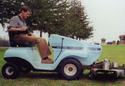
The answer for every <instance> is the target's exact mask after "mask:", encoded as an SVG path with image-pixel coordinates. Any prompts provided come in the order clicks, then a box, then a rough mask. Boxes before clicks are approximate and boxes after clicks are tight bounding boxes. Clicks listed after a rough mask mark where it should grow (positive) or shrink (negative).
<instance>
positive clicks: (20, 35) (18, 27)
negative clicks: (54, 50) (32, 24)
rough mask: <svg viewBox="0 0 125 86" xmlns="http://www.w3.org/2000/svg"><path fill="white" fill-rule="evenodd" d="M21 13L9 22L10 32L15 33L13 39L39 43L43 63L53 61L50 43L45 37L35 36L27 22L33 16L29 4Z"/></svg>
mask: <svg viewBox="0 0 125 86" xmlns="http://www.w3.org/2000/svg"><path fill="white" fill-rule="evenodd" d="M19 12H20V13H19V15H17V16H14V17H12V18H11V19H10V24H9V29H8V31H9V33H12V34H13V40H14V41H17V42H22V43H24V42H29V43H33V44H37V47H38V49H39V52H40V56H41V58H42V60H41V62H42V63H48V64H50V63H52V60H51V59H50V54H51V52H50V50H49V47H48V44H47V42H46V40H45V39H43V38H38V37H35V36H34V35H33V34H32V33H31V32H29V31H28V27H27V24H26V21H25V20H26V19H27V18H28V17H30V16H31V10H30V8H29V7H27V6H23V7H22V8H21V9H20V11H19Z"/></svg>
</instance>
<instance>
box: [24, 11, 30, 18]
mask: <svg viewBox="0 0 125 86" xmlns="http://www.w3.org/2000/svg"><path fill="white" fill-rule="evenodd" d="M30 16H31V12H30V11H26V12H25V11H22V17H23V19H27V18H28V17H30Z"/></svg>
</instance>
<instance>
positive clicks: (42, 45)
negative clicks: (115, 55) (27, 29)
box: [17, 35, 52, 63]
mask: <svg viewBox="0 0 125 86" xmlns="http://www.w3.org/2000/svg"><path fill="white" fill-rule="evenodd" d="M17 39H18V40H19V41H20V40H21V41H22V42H31V43H36V44H37V47H38V49H39V52H40V56H41V58H42V62H43V63H52V61H51V59H49V55H50V54H51V53H50V50H49V47H48V45H47V43H46V41H45V40H44V39H42V38H38V37H35V36H28V35H19V36H18V38H17ZM18 40H17V41H18Z"/></svg>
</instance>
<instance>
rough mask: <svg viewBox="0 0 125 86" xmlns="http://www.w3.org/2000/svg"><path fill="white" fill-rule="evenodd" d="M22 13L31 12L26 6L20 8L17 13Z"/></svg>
mask: <svg viewBox="0 0 125 86" xmlns="http://www.w3.org/2000/svg"><path fill="white" fill-rule="evenodd" d="M22 11H24V12H27V11H30V12H31V9H30V8H29V7H28V6H22V7H21V8H20V10H19V12H20V13H21V12H22Z"/></svg>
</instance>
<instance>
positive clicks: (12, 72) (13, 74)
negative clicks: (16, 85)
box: [2, 63, 20, 79]
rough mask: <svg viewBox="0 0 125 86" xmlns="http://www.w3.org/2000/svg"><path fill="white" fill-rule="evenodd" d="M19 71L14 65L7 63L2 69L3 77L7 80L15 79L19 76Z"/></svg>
mask: <svg viewBox="0 0 125 86" xmlns="http://www.w3.org/2000/svg"><path fill="white" fill-rule="evenodd" d="M19 74H20V73H19V69H18V67H17V66H16V65H14V64H12V63H6V64H4V66H3V67H2V75H3V77H4V78H6V79H15V78H17V77H18V76H19Z"/></svg>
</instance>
